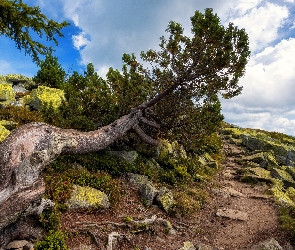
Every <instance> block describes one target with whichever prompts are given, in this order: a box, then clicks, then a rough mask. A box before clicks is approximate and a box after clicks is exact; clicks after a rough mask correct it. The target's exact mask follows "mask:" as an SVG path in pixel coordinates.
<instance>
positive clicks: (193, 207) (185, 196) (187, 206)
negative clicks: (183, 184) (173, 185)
mask: <svg viewBox="0 0 295 250" xmlns="http://www.w3.org/2000/svg"><path fill="white" fill-rule="evenodd" d="M173 194H174V198H175V200H176V204H175V206H174V208H173V210H174V212H175V213H179V214H181V215H182V216H189V215H191V214H192V213H195V212H197V211H199V210H200V209H201V208H202V206H203V204H204V203H205V201H206V199H207V198H208V193H207V192H206V191H205V188H202V187H187V188H185V189H184V188H183V189H181V190H177V191H175V192H174V193H173Z"/></svg>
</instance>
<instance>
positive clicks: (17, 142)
mask: <svg viewBox="0 0 295 250" xmlns="http://www.w3.org/2000/svg"><path fill="white" fill-rule="evenodd" d="M141 120H142V122H143V123H147V121H146V119H143V110H142V109H140V108H137V109H134V110H133V111H132V112H131V113H130V114H128V115H125V116H123V117H121V118H120V119H118V120H116V121H115V122H113V123H111V124H110V125H108V126H105V127H102V128H99V129H98V130H95V131H91V132H79V131H77V130H72V129H61V128H57V127H54V126H51V125H48V124H46V123H29V124H26V125H23V126H21V127H19V128H18V129H16V130H14V131H13V132H12V133H11V134H10V135H9V136H8V137H7V138H6V139H5V140H4V141H3V142H2V143H1V144H0V232H1V230H2V229H4V228H5V227H7V226H8V225H10V224H12V223H14V222H15V221H17V220H18V218H20V217H22V216H23V215H28V214H32V213H35V212H36V211H39V213H40V211H42V209H41V210H40V209H38V208H37V209H36V208H34V209H31V208H32V204H34V203H36V201H37V203H38V201H40V200H41V198H42V195H43V194H44V192H45V185H44V182H43V179H42V177H41V172H42V170H43V169H44V167H45V166H46V165H48V164H49V163H51V162H52V161H53V160H54V159H56V157H57V156H58V155H59V154H83V153H88V152H93V151H99V150H101V149H104V148H105V147H107V146H108V145H110V144H111V143H113V142H114V141H115V140H117V139H119V138H121V137H122V136H124V135H125V134H126V133H127V132H128V131H129V130H131V129H134V131H135V132H136V131H138V134H139V136H140V137H141V138H142V139H143V140H145V141H147V142H148V143H150V144H155V145H156V144H157V141H156V140H154V139H152V138H150V137H149V136H147V135H146V134H144V132H143V131H142V130H141V129H140V128H139V123H140V121H141ZM150 125H151V126H152V125H153V123H151V124H150Z"/></svg>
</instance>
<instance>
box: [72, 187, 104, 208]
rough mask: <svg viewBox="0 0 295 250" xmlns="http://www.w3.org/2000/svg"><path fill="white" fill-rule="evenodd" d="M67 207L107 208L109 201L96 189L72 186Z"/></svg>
mask: <svg viewBox="0 0 295 250" xmlns="http://www.w3.org/2000/svg"><path fill="white" fill-rule="evenodd" d="M68 205H69V207H70V208H99V207H109V201H108V198H107V196H106V195H105V194H104V193H103V192H101V191H99V190H97V189H94V188H91V187H81V186H78V185H74V190H73V192H72V195H71V198H70V200H69V201H68Z"/></svg>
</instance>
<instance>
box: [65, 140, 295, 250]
mask: <svg viewBox="0 0 295 250" xmlns="http://www.w3.org/2000/svg"><path fill="white" fill-rule="evenodd" d="M246 150H247V149H246V148H244V147H239V146H236V145H234V144H229V143H228V142H225V145H224V152H225V155H226V157H225V159H224V161H223V164H222V165H223V166H222V170H221V171H220V172H218V173H217V174H216V176H215V178H214V180H213V181H212V182H210V183H208V186H207V189H208V192H209V194H210V197H209V198H208V200H207V202H206V204H205V205H204V207H203V208H202V209H201V210H200V211H199V212H197V213H195V214H193V215H190V216H188V217H186V218H183V217H173V216H172V217H171V216H167V214H165V213H164V212H163V211H162V210H160V209H159V208H158V207H157V206H152V207H150V208H146V207H145V206H143V205H142V203H141V202H140V198H139V195H138V189H137V188H136V187H134V186H132V185H130V183H127V182H126V183H125V184H126V186H125V195H124V197H123V199H122V201H121V202H120V204H119V205H118V206H117V207H116V208H115V209H113V210H108V211H101V212H99V213H95V214H94V213H78V212H75V213H73V212H67V213H65V214H64V215H63V220H62V224H63V227H64V229H65V230H67V231H68V232H69V233H70V234H71V235H72V236H71V237H69V238H68V241H67V244H68V246H69V247H70V249H75V250H79V249H80V250H82V249H85V250H86V249H89V250H90V249H107V250H112V249H114V250H115V249H126V250H127V249H142V250H143V249H144V250H156V249H167V250H174V249H175V250H176V249H179V250H193V249H219V250H221V249H227V250H236V249H240V250H241V249H253V250H254V249H286V250H291V249H295V248H293V246H291V245H290V243H289V239H288V236H287V235H286V234H285V233H284V232H282V231H281V229H280V225H279V218H278V215H277V207H276V205H275V203H274V201H273V199H272V197H271V196H270V195H268V189H269V186H268V185H267V184H266V183H263V182H261V183H259V184H255V185H253V184H249V183H245V182H241V181H240V180H239V179H240V178H239V173H240V170H241V169H242V168H243V166H242V165H240V164H239V163H238V162H239V161H238V159H240V158H241V157H243V156H244V155H245V151H246ZM123 182H124V181H123Z"/></svg>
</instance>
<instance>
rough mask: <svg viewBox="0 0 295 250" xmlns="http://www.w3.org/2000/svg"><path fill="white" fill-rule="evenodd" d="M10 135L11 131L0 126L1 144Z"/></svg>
mask: <svg viewBox="0 0 295 250" xmlns="http://www.w3.org/2000/svg"><path fill="white" fill-rule="evenodd" d="M9 134H10V131H9V130H8V129H6V128H5V127H4V126H2V125H1V124H0V142H2V141H3V140H4V139H5V138H6V137H7V136H8V135H9Z"/></svg>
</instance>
